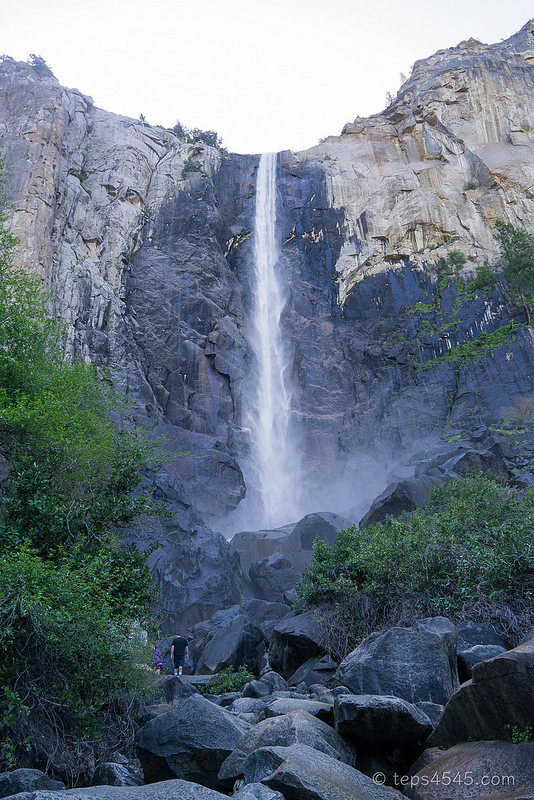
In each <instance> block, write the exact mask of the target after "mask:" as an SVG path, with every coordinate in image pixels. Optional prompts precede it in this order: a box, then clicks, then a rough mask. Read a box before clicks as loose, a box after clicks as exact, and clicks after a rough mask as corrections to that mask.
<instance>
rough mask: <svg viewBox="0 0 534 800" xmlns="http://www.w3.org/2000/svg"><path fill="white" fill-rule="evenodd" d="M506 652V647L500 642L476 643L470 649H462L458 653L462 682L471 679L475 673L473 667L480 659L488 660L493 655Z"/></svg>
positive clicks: (459, 672)
mask: <svg viewBox="0 0 534 800" xmlns="http://www.w3.org/2000/svg"><path fill="white" fill-rule="evenodd" d="M501 653H506V648H505V647H500V646H499V645H498V644H476V645H474V647H471V648H470V649H469V650H462V652H461V653H458V675H459V678H460V682H461V683H465V681H467V680H469V678H470V677H471V675H472V674H473V667H474V666H475V664H478V663H479V662H480V661H487V660H488V659H489V658H493V656H498V655H500V654H501Z"/></svg>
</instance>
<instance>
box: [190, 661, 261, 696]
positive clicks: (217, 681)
mask: <svg viewBox="0 0 534 800" xmlns="http://www.w3.org/2000/svg"><path fill="white" fill-rule="evenodd" d="M254 677H255V676H254V675H253V674H252V672H249V670H248V669H247V668H246V667H245V666H243V665H242V666H240V667H239V669H238V670H237V672H234V671H233V669H232V667H225V669H222V670H220V672H217V673H216V675H214V676H213V678H212V679H211V681H209V683H207V684H206V685H205V686H200V687H199V691H200V692H202V694H225V692H240V691H241V689H242V688H243V686H244V685H245V684H246V683H249V682H250V681H253V680H254Z"/></svg>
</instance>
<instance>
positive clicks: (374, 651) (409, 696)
mask: <svg viewBox="0 0 534 800" xmlns="http://www.w3.org/2000/svg"><path fill="white" fill-rule="evenodd" d="M334 680H335V681H336V682H337V683H338V684H340V685H343V686H347V687H348V688H349V689H350V690H351V691H352V692H353V694H373V695H393V696H395V697H400V698H402V699H403V700H407V701H408V702H409V703H417V702H419V701H423V700H425V701H431V702H433V703H439V704H441V705H444V704H445V703H446V702H447V700H448V699H449V697H450V696H451V694H452V693H453V691H454V690H455V689H456V688H457V687H458V686H459V681H458V670H457V665H456V629H455V627H454V625H453V624H452V623H451V622H450V621H449V620H448V619H445V618H444V617H432V618H430V619H425V620H422V621H421V622H418V623H416V624H415V625H412V627H410V628H391V629H390V630H388V631H386V632H385V633H372V634H371V635H370V636H368V637H367V638H366V639H364V640H363V642H362V643H361V644H360V645H359V646H358V647H357V648H356V649H355V650H353V651H352V653H349V655H348V656H347V657H346V658H345V659H344V660H343V661H342V662H341V664H340V665H339V667H338V670H337V672H336V674H335V678H334Z"/></svg>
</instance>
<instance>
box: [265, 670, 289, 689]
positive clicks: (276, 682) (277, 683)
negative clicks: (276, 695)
mask: <svg viewBox="0 0 534 800" xmlns="http://www.w3.org/2000/svg"><path fill="white" fill-rule="evenodd" d="M261 681H262V683H264V684H265V685H266V686H268V687H269V689H270V690H271V692H285V691H287V690H288V689H289V684H288V682H287V681H286V680H285V679H284V678H282V676H281V675H279V674H278V672H275V671H274V670H272V669H271V670H269V671H268V672H264V673H263V674H262V676H261Z"/></svg>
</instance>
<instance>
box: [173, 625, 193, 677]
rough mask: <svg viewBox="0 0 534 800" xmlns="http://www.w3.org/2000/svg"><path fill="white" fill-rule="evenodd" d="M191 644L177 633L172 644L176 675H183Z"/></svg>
mask: <svg viewBox="0 0 534 800" xmlns="http://www.w3.org/2000/svg"><path fill="white" fill-rule="evenodd" d="M188 644H189V642H188V641H187V639H184V637H183V636H182V635H181V634H179V633H177V634H176V636H175V637H174V639H173V640H172V644H171V658H172V660H173V663H174V674H175V675H176V676H178V675H181V674H182V672H183V669H184V662H185V659H186V658H187V657H188V655H189V647H188Z"/></svg>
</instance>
